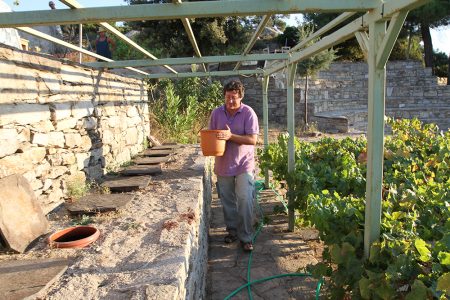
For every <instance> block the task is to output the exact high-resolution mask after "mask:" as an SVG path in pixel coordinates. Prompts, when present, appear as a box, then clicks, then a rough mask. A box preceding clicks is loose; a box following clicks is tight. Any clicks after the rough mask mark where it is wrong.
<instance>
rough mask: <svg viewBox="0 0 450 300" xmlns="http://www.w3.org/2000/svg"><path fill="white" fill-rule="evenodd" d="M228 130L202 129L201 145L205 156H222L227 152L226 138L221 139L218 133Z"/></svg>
mask: <svg viewBox="0 0 450 300" xmlns="http://www.w3.org/2000/svg"><path fill="white" fill-rule="evenodd" d="M224 131H226V130H202V131H200V146H201V147H202V152H203V155H204V156H222V155H223V153H224V152H225V144H226V141H225V140H219V139H218V138H217V134H218V133H220V132H224Z"/></svg>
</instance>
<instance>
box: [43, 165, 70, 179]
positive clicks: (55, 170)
mask: <svg viewBox="0 0 450 300" xmlns="http://www.w3.org/2000/svg"><path fill="white" fill-rule="evenodd" d="M68 171H69V168H67V167H65V166H56V167H52V168H51V169H50V171H49V172H48V173H47V174H46V175H45V178H50V179H55V178H58V177H59V176H61V175H64V174H65V173H66V172H68Z"/></svg>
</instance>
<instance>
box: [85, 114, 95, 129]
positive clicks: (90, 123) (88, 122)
mask: <svg viewBox="0 0 450 300" xmlns="http://www.w3.org/2000/svg"><path fill="white" fill-rule="evenodd" d="M82 127H83V128H84V129H86V130H92V129H96V128H97V119H96V118H93V117H87V118H84V119H83V125H82Z"/></svg>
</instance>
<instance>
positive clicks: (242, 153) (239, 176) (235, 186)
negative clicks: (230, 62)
mask: <svg viewBox="0 0 450 300" xmlns="http://www.w3.org/2000/svg"><path fill="white" fill-rule="evenodd" d="M223 93H224V96H225V105H223V106H220V107H218V108H216V109H214V110H213V112H212V114H211V120H210V123H209V127H210V129H223V130H226V131H225V132H224V133H220V134H218V136H217V137H218V138H219V139H222V140H226V141H227V142H226V147H225V153H224V155H223V156H218V157H216V159H215V166H214V172H215V173H216V175H217V189H218V194H219V197H220V200H221V202H222V206H223V213H224V217H225V225H226V228H227V232H228V235H227V236H226V237H225V242H226V243H232V242H234V241H235V240H236V239H238V238H239V240H240V241H241V243H242V245H243V248H244V250H245V251H252V250H253V244H252V233H253V228H252V220H253V200H254V172H255V157H254V155H255V144H256V141H257V138H258V133H259V125H258V117H257V116H256V114H255V112H254V111H253V109H252V108H251V107H250V106H248V105H245V104H244V103H242V98H244V86H243V85H242V83H241V82H240V81H237V80H233V81H231V82H229V83H227V84H226V85H225V86H224V88H223Z"/></svg>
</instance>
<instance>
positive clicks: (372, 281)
mask: <svg viewBox="0 0 450 300" xmlns="http://www.w3.org/2000/svg"><path fill="white" fill-rule="evenodd" d="M387 124H388V125H389V126H390V127H391V128H392V136H389V137H387V138H386V140H385V152H384V166H383V167H384V169H383V170H384V182H383V191H382V198H383V200H382V216H381V236H380V239H379V241H377V242H375V243H373V244H372V246H371V249H370V257H369V258H367V259H365V258H364V255H363V250H364V249H363V236H364V218H365V179H364V178H365V176H366V174H365V173H366V161H365V159H364V157H365V151H366V150H365V148H366V141H365V140H364V139H357V140H355V141H352V140H350V139H346V140H342V141H336V140H333V139H330V138H324V139H322V140H321V141H319V142H317V143H310V144H307V143H302V142H300V141H298V140H295V158H296V169H295V170H296V171H295V172H292V173H291V174H288V173H287V169H286V166H287V137H286V136H284V135H282V136H280V137H279V140H278V143H277V144H271V145H269V147H268V148H267V150H263V151H261V152H260V153H259V154H260V161H261V168H264V167H268V168H269V169H271V170H272V171H273V175H274V178H275V179H278V180H286V181H287V182H288V186H289V189H290V190H292V191H293V193H294V194H295V208H296V209H297V210H298V212H299V215H300V216H301V217H302V218H303V223H310V224H312V225H314V226H315V227H316V228H317V229H318V230H319V235H320V238H321V239H322V241H323V242H324V243H325V248H324V252H323V262H322V263H320V264H317V265H315V266H309V270H310V271H311V272H312V274H314V275H315V276H317V277H319V276H327V278H328V279H329V280H328V281H329V282H328V283H327V284H326V286H327V289H328V293H329V294H328V296H329V297H330V298H332V299H350V298H351V299H432V298H435V299H445V298H446V297H448V294H449V290H450V287H449V276H448V274H449V263H450V230H449V229H450V221H449V220H450V206H449V199H450V172H449V166H450V131H446V132H441V131H440V130H439V129H438V128H437V126H436V125H433V124H427V125H423V124H422V123H421V122H420V121H418V120H396V121H394V120H392V119H388V120H387Z"/></svg>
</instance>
